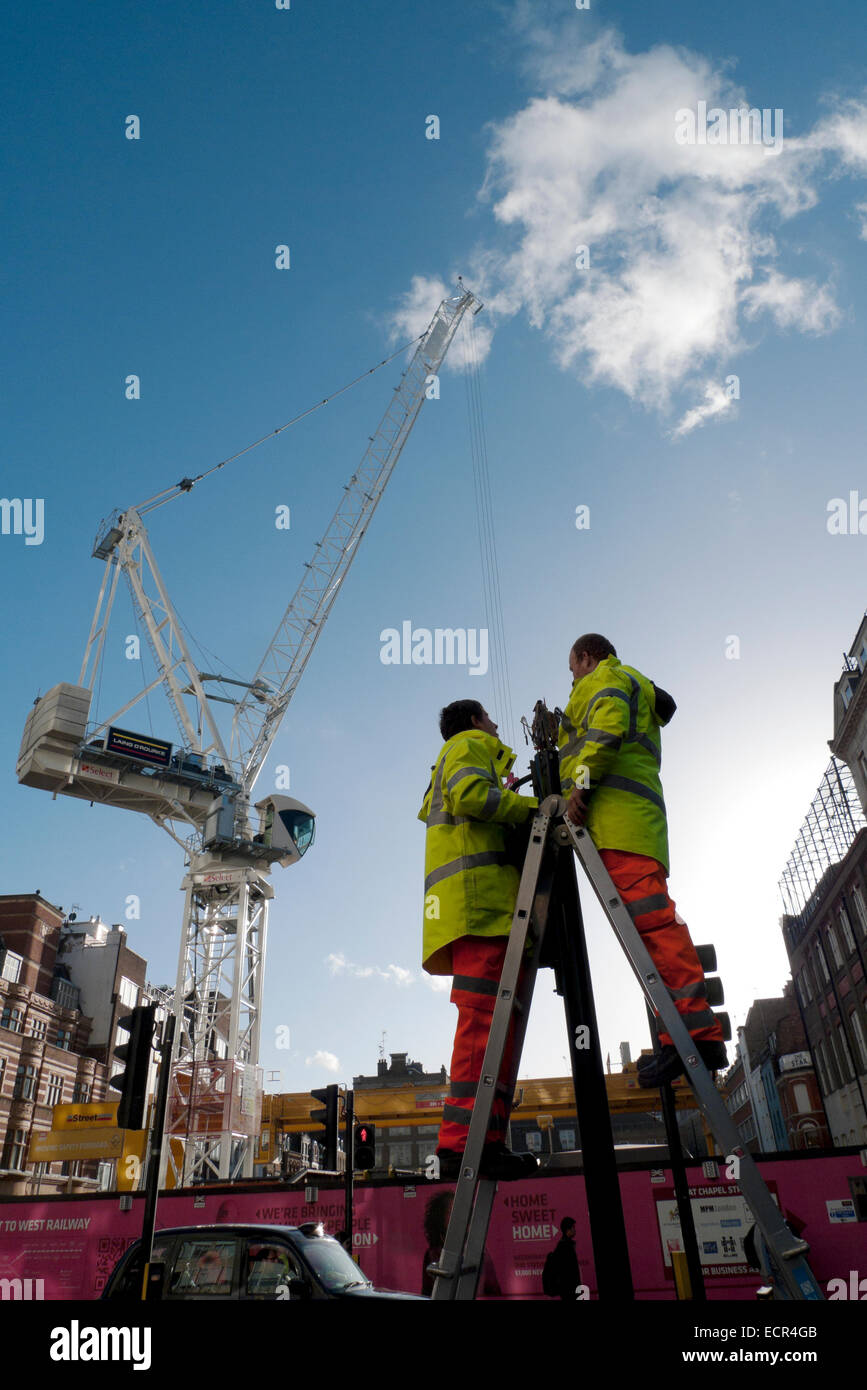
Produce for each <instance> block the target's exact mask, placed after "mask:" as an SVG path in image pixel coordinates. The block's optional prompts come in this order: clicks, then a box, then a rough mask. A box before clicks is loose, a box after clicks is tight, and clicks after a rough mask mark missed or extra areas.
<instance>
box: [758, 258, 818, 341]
mask: <svg viewBox="0 0 867 1390" xmlns="http://www.w3.org/2000/svg"><path fill="white" fill-rule="evenodd" d="M742 303H743V305H744V312H745V314H746V316H747V318H755V317H756V315H757V314H759V313H761V311H762V310H763V309H765V310H767V311H768V312H769V313H770V314H772V315H773V317H774V318H775V319H776V321H777V323H778V324H779V325H780V327H781V328H800V329H801V331H802V332H804V333H828V332H829V331H830V330H831V329H832V328H836V327H837V324H838V323H839V322H840V317H841V315H840V310H839V309H838V307H837V305H836V304H835V303H834V299H833V296H832V295H831V294H830V292H829V291H828V289H827V288H826V287H825V286H823V285H816V284H815V283H814V282H813V281H812V280H787V279H786V278H785V277H784V276H782V275H779V274H778V273H777V272H776V271H775V270H771V271H769V272H768V274H767V277H766V278H765V279H764V280H763V281H762V282H761V283H759V284H756V285H750V287H749V288H748V289H746V290H745V291H744V293H743V296H742Z"/></svg>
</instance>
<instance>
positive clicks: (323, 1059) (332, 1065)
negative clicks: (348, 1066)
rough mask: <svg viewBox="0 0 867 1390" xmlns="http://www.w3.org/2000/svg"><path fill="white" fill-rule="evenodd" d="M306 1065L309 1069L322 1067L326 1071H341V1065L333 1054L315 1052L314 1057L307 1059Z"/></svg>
mask: <svg viewBox="0 0 867 1390" xmlns="http://www.w3.org/2000/svg"><path fill="white" fill-rule="evenodd" d="M304 1065H305V1066H307V1067H322V1068H323V1069H324V1070H325V1071H335V1072H336V1071H339V1070H340V1063H339V1061H338V1060H337V1058H336V1057H335V1055H334V1053H333V1052H314V1054H313V1056H312V1057H305V1059H304Z"/></svg>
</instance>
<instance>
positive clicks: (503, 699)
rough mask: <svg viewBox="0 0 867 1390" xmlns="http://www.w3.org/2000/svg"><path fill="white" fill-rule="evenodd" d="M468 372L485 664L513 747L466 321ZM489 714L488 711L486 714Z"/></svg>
mask: <svg viewBox="0 0 867 1390" xmlns="http://www.w3.org/2000/svg"><path fill="white" fill-rule="evenodd" d="M466 325H467V335H466V339H465V343H466V348H467V360H468V368H469V369H468V371H467V373H466V387H467V415H468V420H469V431H470V450H471V454H472V461H473V487H474V491H475V497H476V525H477V530H478V537H479V558H480V561H481V568H482V590H483V594H484V604H485V617H486V620H487V624H488V632H489V638H490V641H489V660H490V672H491V683H492V685H493V694H494V704H495V709H494V712H493V713H494V716H495V718H494V722H495V723H497V722H499V723H501V724H502V725H504V726H505V732H506V735H507V738H506V739H504V740H503V741H504V742H508V743H510V744H511V745H512V747H514V738H515V715H514V710H513V708H512V692H511V685H510V681H509V663H508V652H507V648H506V633H505V624H504V621H503V601H502V589H501V585H500V569H499V563H498V560H497V541H496V533H495V528H494V515H493V494H492V492H491V473H490V468H489V466H488V446H487V438H486V434H485V419H484V412H483V409H482V386H481V371H480V364H479V351H478V344H477V342H476V334H475V326H474V321H473V319H472V318H468V319H467V320H466ZM489 713H490V711H489Z"/></svg>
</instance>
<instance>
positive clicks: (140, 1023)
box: [108, 1004, 157, 1129]
mask: <svg viewBox="0 0 867 1390" xmlns="http://www.w3.org/2000/svg"><path fill="white" fill-rule="evenodd" d="M156 1013H157V1007H156V1004H141V1005H139V1007H138V1008H137V1009H133V1011H132V1013H131V1014H127V1015H126V1016H125V1017H124V1018H119V1019H118V1021H117V1022H118V1027H119V1028H126V1029H127V1030H128V1032H129V1042H125V1043H122V1044H121V1046H120V1047H116V1048H115V1049H114V1055H115V1057H116V1058H117V1060H118V1061H119V1062H126V1070H125V1071H119V1072H118V1073H117V1075H116V1076H113V1077H112V1078H111V1080H110V1081H109V1083H108V1084H109V1086H111V1087H113V1088H114V1090H116V1091H120V1093H121V1095H120V1101H119V1103H118V1107H117V1124H118V1128H119V1129H141V1128H142V1127H143V1125H144V1112H145V1102H146V1100H147V1087H148V1072H149V1071H150V1065H151V1050H152V1048H153V1039H154V1025H155V1023H156Z"/></svg>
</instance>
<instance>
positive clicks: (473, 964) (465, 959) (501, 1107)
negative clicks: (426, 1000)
mask: <svg viewBox="0 0 867 1390" xmlns="http://www.w3.org/2000/svg"><path fill="white" fill-rule="evenodd" d="M508 944H509V938H508V937H507V936H460V937H458V939H457V941H453V942H452V968H453V970H454V979H453V980H452V992H451V996H450V997H451V1001H452V1003H453V1004H457V1006H458V1026H457V1029H456V1031H455V1042H454V1048H453V1050H452V1064H451V1067H450V1069H449V1074H450V1077H451V1089H450V1091H449V1098H448V1100H447V1101H446V1103H445V1105H444V1106H443V1118H442V1124H441V1125H440V1133H439V1142H438V1147H439V1148H440V1149H451V1150H452V1151H454V1152H456V1153H463V1151H464V1147H465V1145H466V1142H467V1134H468V1133H469V1128H470V1119H471V1117H472V1113H473V1102H474V1101H475V1098H476V1092H477V1090H478V1086H479V1078H480V1076H481V1074H482V1061H483V1059H484V1056H485V1047H486V1046H487V1042H488V1033H489V1032H490V1029H491V1018H492V1016H493V1012H494V1006H495V1004H496V1002H497V990H498V988H499V984H500V976H501V975H502V973H503V961H504V960H505V958H506V947H507V946H508ZM514 1042H515V1015H514V1013H513V1014H512V1019H511V1022H510V1024H509V1033H508V1037H507V1040H506V1048H505V1051H504V1053H503V1064H502V1066H501V1068H500V1076H499V1082H498V1085H497V1089H496V1093H495V1096H494V1104H493V1109H492V1111H491V1120H490V1124H489V1126H488V1132H487V1135H486V1136H485V1142H486V1143H488V1144H490V1143H494V1142H496V1141H498V1140H499V1141H505V1138H506V1128H507V1126H508V1123H509V1114H510V1111H511V1108H512V1088H511V1086H510V1085H509V1084H508V1081H509V1076H510V1073H511V1066H512V1052H513V1049H514Z"/></svg>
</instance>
